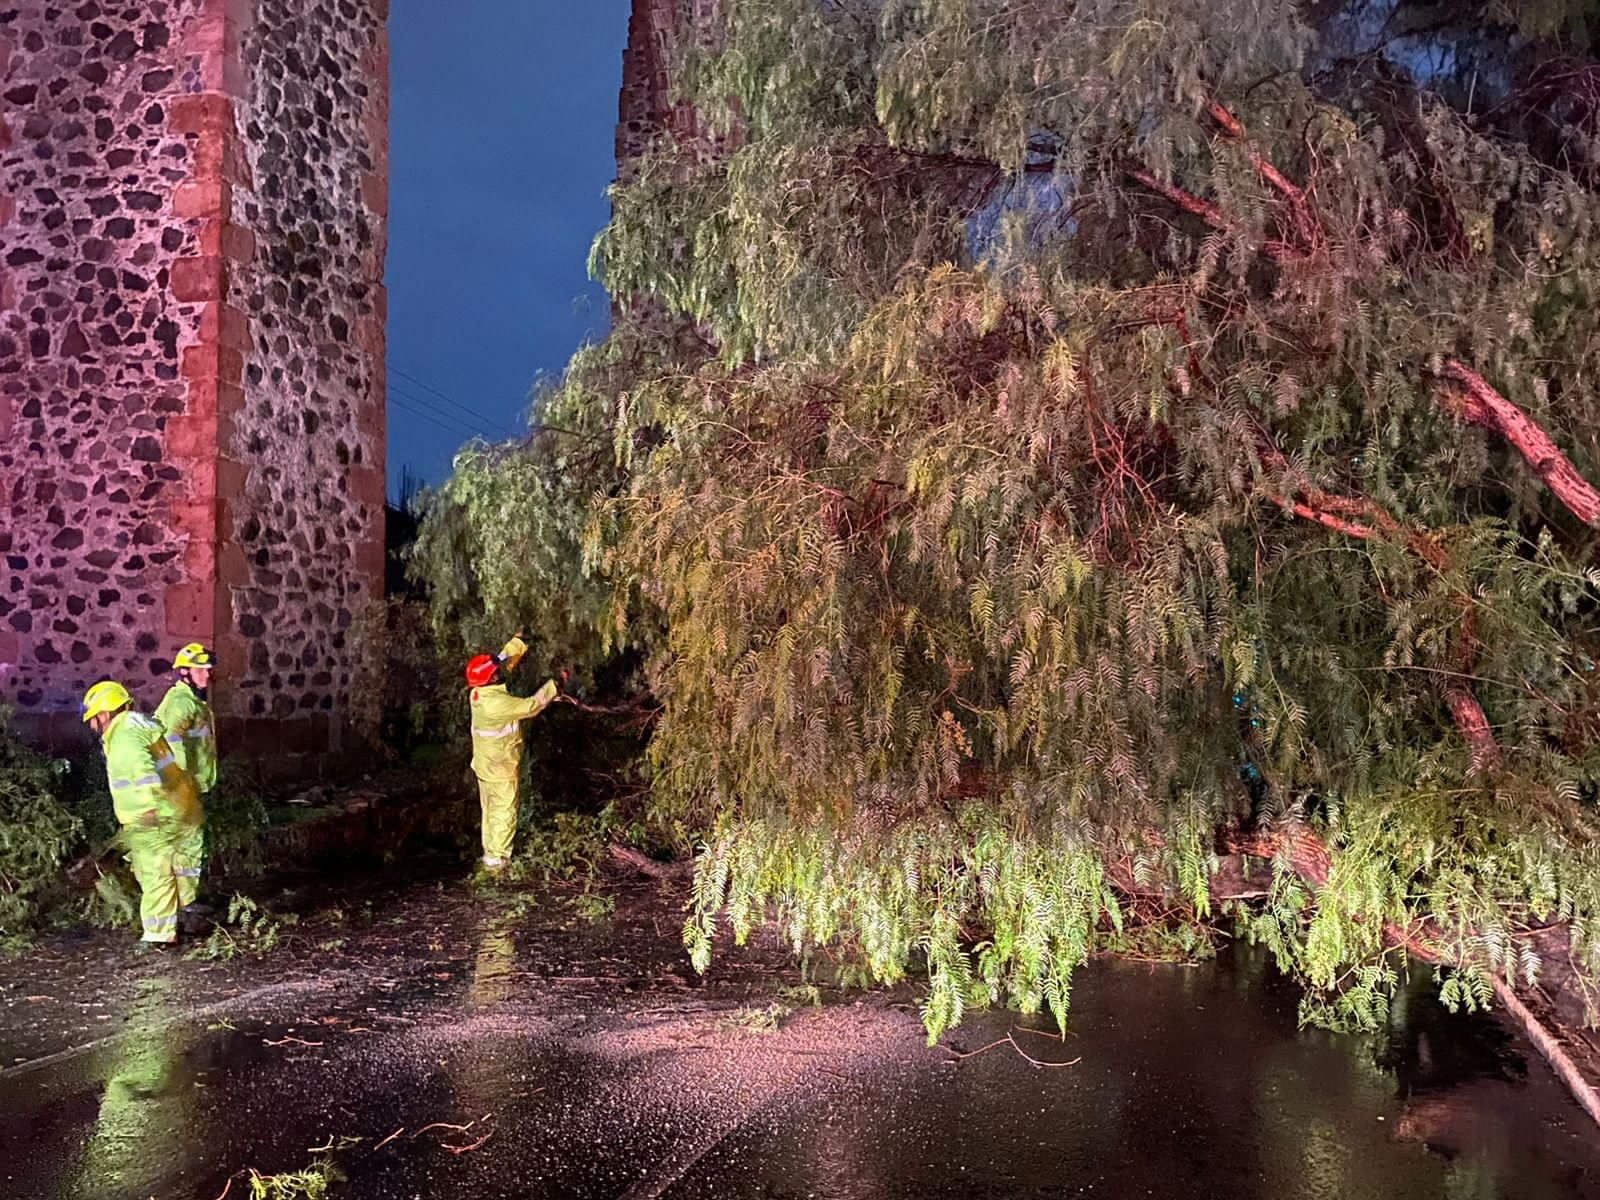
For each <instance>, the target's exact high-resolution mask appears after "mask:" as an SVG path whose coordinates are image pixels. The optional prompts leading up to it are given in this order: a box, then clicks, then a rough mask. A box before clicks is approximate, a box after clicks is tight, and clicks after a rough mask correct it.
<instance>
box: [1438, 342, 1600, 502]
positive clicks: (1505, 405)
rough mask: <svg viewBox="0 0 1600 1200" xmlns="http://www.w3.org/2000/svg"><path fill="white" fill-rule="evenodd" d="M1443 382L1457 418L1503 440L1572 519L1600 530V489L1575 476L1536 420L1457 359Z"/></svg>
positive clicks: (1447, 366) (1448, 364)
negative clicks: (1513, 449) (1489, 431)
mask: <svg viewBox="0 0 1600 1200" xmlns="http://www.w3.org/2000/svg"><path fill="white" fill-rule="evenodd" d="M1444 378H1445V380H1447V381H1448V382H1447V383H1446V384H1444V385H1442V386H1441V388H1440V391H1441V392H1442V393H1443V394H1444V396H1445V399H1446V401H1447V402H1448V403H1449V405H1450V407H1451V408H1452V409H1453V410H1454V412H1455V413H1456V415H1457V416H1459V417H1461V418H1462V419H1463V420H1465V421H1467V422H1469V423H1470V424H1473V425H1477V426H1479V427H1481V428H1483V429H1488V430H1491V431H1492V432H1494V433H1498V434H1499V435H1500V436H1501V437H1503V438H1505V439H1506V441H1508V442H1510V443H1511V444H1512V445H1513V446H1514V447H1516V450H1517V453H1519V454H1520V455H1522V458H1523V461H1525V462H1526V463H1527V464H1528V466H1529V467H1530V468H1531V469H1532V471H1533V473H1534V474H1535V475H1537V476H1538V477H1539V478H1540V479H1541V480H1542V481H1543V482H1544V485H1545V486H1546V487H1548V488H1549V489H1550V490H1551V491H1552V492H1554V493H1555V496H1556V499H1558V500H1560V501H1561V503H1563V504H1565V505H1566V506H1567V508H1568V510H1569V511H1571V513H1572V515H1573V516H1575V517H1577V518H1578V520H1580V521H1582V522H1583V523H1584V524H1585V525H1588V526H1590V527H1591V528H1600V491H1596V490H1595V488H1594V487H1593V486H1592V485H1591V484H1590V483H1589V481H1588V480H1586V479H1585V478H1584V477H1583V476H1582V475H1580V474H1578V469H1577V468H1576V467H1574V466H1573V465H1572V460H1571V459H1569V458H1568V457H1567V456H1566V455H1565V454H1563V453H1562V452H1561V449H1560V447H1558V446H1557V445H1556V444H1555V442H1554V441H1552V440H1551V438H1550V435H1549V434H1547V433H1546V432H1545V431H1544V429H1543V427H1541V426H1540V425H1539V423H1538V422H1537V421H1535V420H1534V419H1533V418H1532V417H1530V416H1529V415H1528V414H1527V413H1525V412H1523V411H1522V409H1520V408H1518V407H1517V406H1516V405H1515V404H1513V403H1512V402H1511V401H1509V400H1507V399H1506V398H1505V397H1504V396H1502V395H1501V394H1500V393H1499V392H1498V391H1496V390H1495V389H1494V388H1493V387H1491V386H1490V385H1489V383H1488V381H1487V380H1485V379H1484V378H1483V376H1482V375H1479V374H1478V373H1477V372H1476V371H1474V370H1473V369H1472V368H1470V367H1468V366H1466V365H1464V364H1463V363H1461V362H1458V361H1457V360H1456V359H1453V358H1452V359H1450V360H1448V361H1447V362H1446V363H1445V365H1444Z"/></svg>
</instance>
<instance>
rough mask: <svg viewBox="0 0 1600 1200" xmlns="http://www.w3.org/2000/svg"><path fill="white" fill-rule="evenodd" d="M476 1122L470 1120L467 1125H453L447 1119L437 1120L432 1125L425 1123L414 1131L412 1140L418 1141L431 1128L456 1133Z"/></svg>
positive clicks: (463, 1130)
mask: <svg viewBox="0 0 1600 1200" xmlns="http://www.w3.org/2000/svg"><path fill="white" fill-rule="evenodd" d="M476 1124H477V1122H476V1121H468V1122H467V1123H466V1124H465V1125H451V1124H450V1123H449V1122H447V1121H435V1122H434V1123H433V1124H432V1125H424V1126H423V1127H422V1128H421V1129H419V1130H417V1131H416V1132H415V1133H413V1134H412V1135H411V1140H412V1141H416V1139H417V1138H419V1137H421V1136H422V1135H423V1134H425V1133H427V1132H428V1130H430V1129H449V1130H451V1131H453V1132H455V1133H465V1132H466V1131H467V1130H469V1129H471V1128H472V1127H473V1126H474V1125H476Z"/></svg>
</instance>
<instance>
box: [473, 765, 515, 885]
mask: <svg viewBox="0 0 1600 1200" xmlns="http://www.w3.org/2000/svg"><path fill="white" fill-rule="evenodd" d="M478 802H479V803H480V804H481V805H482V806H483V865H484V866H486V867H488V868H489V869H490V870H491V871H496V870H499V869H500V868H501V867H503V866H505V865H506V864H507V863H508V862H510V861H511V842H512V840H513V839H514V838H515V837H516V834H517V781H516V780H515V779H484V778H483V777H482V776H480V777H479V778H478Z"/></svg>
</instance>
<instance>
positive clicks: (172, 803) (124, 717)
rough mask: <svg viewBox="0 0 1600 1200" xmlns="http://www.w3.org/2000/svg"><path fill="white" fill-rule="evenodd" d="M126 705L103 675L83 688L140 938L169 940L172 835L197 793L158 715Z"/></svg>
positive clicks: (192, 813) (190, 815)
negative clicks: (135, 895)
mask: <svg viewBox="0 0 1600 1200" xmlns="http://www.w3.org/2000/svg"><path fill="white" fill-rule="evenodd" d="M132 705H133V698H132V697H131V696H129V695H128V689H127V688H125V687H123V686H122V685H121V684H120V683H114V682H112V681H111V680H106V681H104V682H101V683H97V684H95V685H94V686H93V687H92V688H90V689H89V690H88V692H86V693H85V694H84V697H83V720H84V724H86V725H88V726H89V727H90V728H91V729H93V730H94V731H95V732H96V733H97V734H99V735H100V745H101V747H102V748H103V749H104V750H105V755H106V778H107V780H108V782H109V783H110V785H111V805H112V808H113V810H114V811H115V812H116V815H117V822H118V824H120V825H121V826H122V830H121V832H120V834H119V835H118V839H119V841H120V843H121V846H122V849H123V851H124V852H125V853H126V854H127V856H128V864H129V865H130V866H131V867H132V868H133V873H134V876H135V877H136V878H137V879H138V881H139V890H140V892H141V896H140V899H139V917H140V921H141V923H142V925H143V927H144V937H143V938H142V939H141V940H142V941H144V942H146V943H150V944H154V945H171V944H172V943H173V942H175V941H177V940H178V875H177V866H178V862H177V855H178V842H179V839H180V837H181V836H182V833H183V830H184V828H185V827H186V826H187V825H189V824H192V823H193V822H195V821H196V820H197V814H198V812H199V809H200V793H199V791H198V790H197V789H196V787H195V784H194V780H193V779H190V778H189V776H188V774H187V773H186V772H185V771H184V770H183V768H181V767H179V766H178V763H177V759H175V758H174V757H173V755H172V752H171V750H170V749H169V748H168V746H167V734H166V730H164V729H162V728H161V724H160V722H158V721H157V720H156V719H155V718H154V717H148V716H146V715H145V714H144V713H138V712H134V711H133V707H132Z"/></svg>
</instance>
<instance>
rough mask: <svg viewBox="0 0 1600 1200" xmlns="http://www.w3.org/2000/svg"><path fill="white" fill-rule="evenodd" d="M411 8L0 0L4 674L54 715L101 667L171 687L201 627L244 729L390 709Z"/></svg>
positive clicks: (316, 736)
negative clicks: (380, 698)
mask: <svg viewBox="0 0 1600 1200" xmlns="http://www.w3.org/2000/svg"><path fill="white" fill-rule="evenodd" d="M387 15H388V14H387V0H141V3H140V4H137V5H128V4H114V3H110V2H107V3H100V2H98V0H83V2H80V3H73V4H64V3H60V2H58V0H21V3H20V6H15V5H14V6H12V7H10V8H6V9H0V75H3V84H0V96H3V99H4V102H5V108H4V109H3V110H0V247H3V251H0V495H3V496H4V498H5V500H6V502H7V508H6V510H5V513H4V516H3V517H0V555H3V556H4V559H3V563H4V567H5V570H4V573H3V574H0V703H5V704H10V705H13V706H14V707H15V708H16V709H17V710H18V718H19V724H20V725H21V726H22V727H23V728H24V730H25V731H32V732H33V734H34V735H35V736H36V737H39V738H41V739H43V740H46V741H49V742H54V743H59V742H61V741H62V740H63V739H64V738H66V737H68V736H69V735H70V734H73V733H76V732H77V729H76V724H77V723H76V720H75V710H76V704H77V700H78V697H79V695H80V694H81V692H82V690H83V689H84V687H85V686H87V684H89V683H91V682H93V681H94V680H95V679H99V678H106V677H110V678H117V679H121V680H122V681H123V682H124V683H126V684H128V686H129V687H130V688H131V689H133V690H134V692H135V694H136V695H137V696H138V697H139V698H140V700H141V701H142V702H144V703H145V704H147V705H149V704H153V703H154V702H155V700H156V699H157V698H158V697H159V695H160V692H161V690H162V689H163V687H164V686H165V682H166V667H167V664H168V663H170V661H171V656H172V653H173V651H174V650H175V649H176V648H177V647H178V646H180V645H182V644H183V643H184V642H187V641H191V640H201V641H207V642H212V643H214V644H215V646H216V648H217V650H218V654H219V660H220V662H219V665H220V667H221V670H220V672H219V679H218V686H217V695H216V697H215V700H216V703H217V707H218V710H219V714H220V716H221V717H222V722H221V723H222V726H223V735H224V737H225V739H227V741H228V742H229V743H231V744H232V745H234V746H236V747H238V746H252V745H253V746H256V747H258V748H260V749H263V750H268V751H270V752H273V753H275V754H281V753H284V752H290V753H294V754H299V755H304V756H307V757H308V759H309V758H314V757H315V756H317V755H319V754H321V753H324V752H326V751H328V750H330V749H334V748H337V747H338V746H339V745H340V744H341V740H342V735H343V734H344V733H346V732H348V731H350V730H351V729H352V728H356V727H358V726H360V725H361V724H363V722H364V720H366V719H367V716H368V715H369V714H366V713H365V712H364V710H363V706H362V705H361V703H360V697H359V695H357V694H355V692H354V689H353V680H354V679H355V676H356V674H357V672H358V670H359V668H360V666H361V664H362V663H363V662H364V661H366V660H367V659H369V658H370V657H371V654H372V653H374V652H375V651H374V650H373V648H369V647H363V646H360V645H357V644H356V643H355V640H354V639H355V633H354V631H355V630H356V629H357V628H358V627H359V625H360V622H359V621H358V619H357V618H358V617H359V615H360V614H361V612H362V611H363V609H366V608H368V607H370V606H372V605H375V604H379V603H381V599H382V580H383V460H384V453H383V443H384V423H383V354H384V332H383V325H384V317H385V307H386V306H385V300H384V296H383V289H382V278H383V264H384V255H385V249H386V232H385V230H386V223H387V194H386V193H387V170H388V163H387V121H388V107H387V106H388V53H387V34H386V28H385V25H386V21H387ZM358 714H361V715H358Z"/></svg>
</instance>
